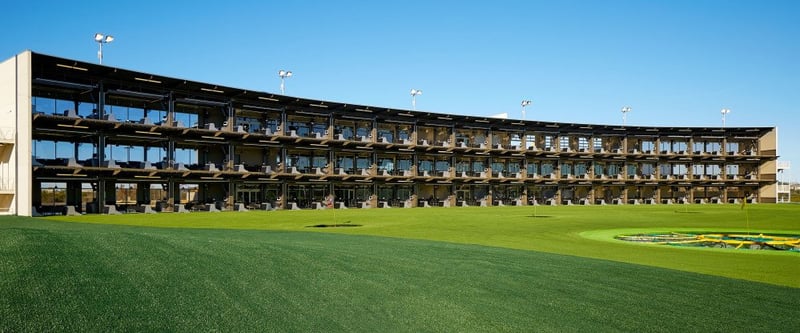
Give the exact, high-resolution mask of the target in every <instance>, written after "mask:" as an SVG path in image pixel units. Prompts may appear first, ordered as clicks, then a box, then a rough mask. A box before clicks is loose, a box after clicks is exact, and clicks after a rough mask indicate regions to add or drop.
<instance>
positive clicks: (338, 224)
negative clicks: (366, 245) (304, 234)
mask: <svg viewBox="0 0 800 333" xmlns="http://www.w3.org/2000/svg"><path fill="white" fill-rule="evenodd" d="M360 226H361V225H360V224H350V221H348V222H347V223H337V224H315V225H307V226H306V228H340V227H360Z"/></svg>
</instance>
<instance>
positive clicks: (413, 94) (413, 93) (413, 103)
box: [411, 89, 422, 111]
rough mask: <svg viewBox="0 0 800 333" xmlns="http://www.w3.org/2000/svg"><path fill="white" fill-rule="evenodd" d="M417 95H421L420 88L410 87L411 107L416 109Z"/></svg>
mask: <svg viewBox="0 0 800 333" xmlns="http://www.w3.org/2000/svg"><path fill="white" fill-rule="evenodd" d="M417 95H422V90H419V89H411V109H412V110H414V111H416V110H417Z"/></svg>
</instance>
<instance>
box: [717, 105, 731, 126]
mask: <svg viewBox="0 0 800 333" xmlns="http://www.w3.org/2000/svg"><path fill="white" fill-rule="evenodd" d="M719 112H720V113H722V127H725V116H727V115H728V113H731V109H728V108H724V109H722V110H720V111H719Z"/></svg>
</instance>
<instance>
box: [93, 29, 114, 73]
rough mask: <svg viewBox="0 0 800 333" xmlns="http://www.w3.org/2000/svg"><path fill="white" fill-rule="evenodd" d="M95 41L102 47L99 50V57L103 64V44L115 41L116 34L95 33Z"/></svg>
mask: <svg viewBox="0 0 800 333" xmlns="http://www.w3.org/2000/svg"><path fill="white" fill-rule="evenodd" d="M94 41H95V42H97V44H98V45H100V49H99V50H98V51H97V59H98V60H100V64H101V65H102V64H103V44H108V43H111V42H113V41H114V36H111V35H103V34H101V33H96V34H94Z"/></svg>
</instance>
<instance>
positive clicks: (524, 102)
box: [522, 99, 531, 120]
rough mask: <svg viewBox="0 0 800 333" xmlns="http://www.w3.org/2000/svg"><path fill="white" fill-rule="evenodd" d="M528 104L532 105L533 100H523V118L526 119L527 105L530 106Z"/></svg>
mask: <svg viewBox="0 0 800 333" xmlns="http://www.w3.org/2000/svg"><path fill="white" fill-rule="evenodd" d="M528 105H531V101H530V100H527V99H526V100H523V101H522V120H525V107H526V106H528Z"/></svg>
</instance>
